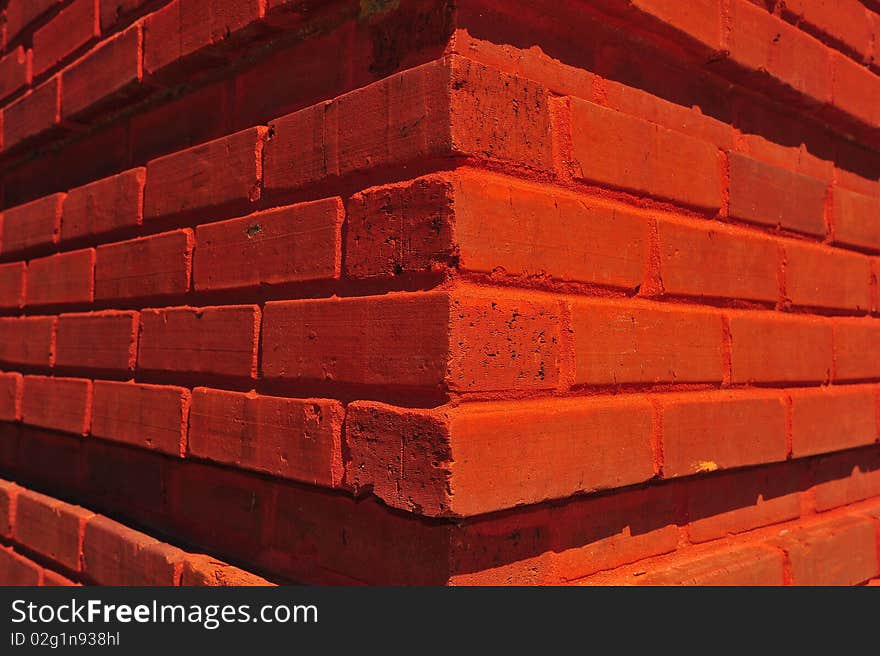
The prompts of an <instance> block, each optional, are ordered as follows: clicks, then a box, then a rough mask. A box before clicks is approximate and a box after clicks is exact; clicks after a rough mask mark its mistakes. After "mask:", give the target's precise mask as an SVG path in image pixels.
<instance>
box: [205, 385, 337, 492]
mask: <svg viewBox="0 0 880 656" xmlns="http://www.w3.org/2000/svg"><path fill="white" fill-rule="evenodd" d="M342 417H343V409H342V405H341V404H339V403H337V402H334V401H324V400H313V399H282V398H276V397H272V396H258V395H255V394H241V393H237V392H224V391H221V390H212V389H207V388H204V387H198V388H196V389H194V390H193V401H192V412H191V413H190V422H189V453H190V455H193V456H195V457H197V458H205V459H207V460H212V461H214V462H221V463H224V464H228V465H234V466H236V467H241V468H244V469H254V470H256V471H260V472H265V473H267V474H272V475H275V476H283V477H285V478H292V479H295V480H299V481H303V482H305V483H310V484H312V485H323V486H327V487H338V486H339V484H340V483H341V482H342V436H341V432H342Z"/></svg>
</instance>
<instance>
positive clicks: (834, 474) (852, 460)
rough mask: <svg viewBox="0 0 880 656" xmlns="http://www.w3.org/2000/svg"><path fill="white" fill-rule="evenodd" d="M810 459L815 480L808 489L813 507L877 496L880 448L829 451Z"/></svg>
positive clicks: (830, 506) (828, 507) (823, 508)
mask: <svg viewBox="0 0 880 656" xmlns="http://www.w3.org/2000/svg"><path fill="white" fill-rule="evenodd" d="M856 454H858V455H856ZM813 462H814V463H815V467H814V472H815V473H814V481H815V484H814V485H813V487H812V489H811V493H812V495H813V498H814V499H815V503H816V510H817V511H819V512H825V511H826V510H831V509H833V508H839V507H840V506H846V505H849V504H852V503H857V502H859V501H864V500H865V499H869V498H873V497H878V496H880V449H877V448H870V447H869V448H868V449H859V450H858V451H843V452H841V453H832V454H829V455H828V456H825V457H822V458H816V459H815V460H814V461H813Z"/></svg>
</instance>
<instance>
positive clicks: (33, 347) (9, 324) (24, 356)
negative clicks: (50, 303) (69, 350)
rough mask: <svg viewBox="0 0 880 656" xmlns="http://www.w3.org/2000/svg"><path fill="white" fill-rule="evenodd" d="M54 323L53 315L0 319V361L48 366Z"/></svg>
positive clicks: (51, 353)
mask: <svg viewBox="0 0 880 656" xmlns="http://www.w3.org/2000/svg"><path fill="white" fill-rule="evenodd" d="M56 322H57V319H56V318H55V317H3V318H0V362H6V363H10V364H23V365H29V366H33V367H43V368H48V367H51V366H52V362H53V361H54V359H55V324H56Z"/></svg>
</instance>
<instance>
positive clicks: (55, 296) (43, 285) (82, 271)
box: [25, 248, 95, 305]
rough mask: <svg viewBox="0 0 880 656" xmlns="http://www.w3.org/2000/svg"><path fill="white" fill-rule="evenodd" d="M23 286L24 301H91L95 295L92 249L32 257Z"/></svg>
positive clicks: (43, 303) (93, 255) (64, 302)
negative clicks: (24, 291) (24, 292)
mask: <svg viewBox="0 0 880 656" xmlns="http://www.w3.org/2000/svg"><path fill="white" fill-rule="evenodd" d="M25 289H26V295H25V298H26V304H27V305H57V304H68V303H91V302H92V300H93V299H94V297H95V249H93V248H86V249H83V250H80V251H69V252H67V253H57V254H56V255H50V256H49V257H41V258H39V259H36V260H31V261H30V263H29V264H28V268H27V283H26V287H25Z"/></svg>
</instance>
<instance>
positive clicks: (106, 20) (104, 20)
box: [99, 0, 152, 32]
mask: <svg viewBox="0 0 880 656" xmlns="http://www.w3.org/2000/svg"><path fill="white" fill-rule="evenodd" d="M150 2H152V0H99V5H100V14H99V16H100V19H101V30H102V31H104V32H107V31H108V29H109V28H111V27H113V26H114V25H115V24H116V23H117V22H118V21H119V20H121V19H124V18H127V17H129V16H131V15H133V14H134V13H135V12H137V11H138V10H140V9H141V8H143V7H144V6H145V5H148V4H149V3H150Z"/></svg>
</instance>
